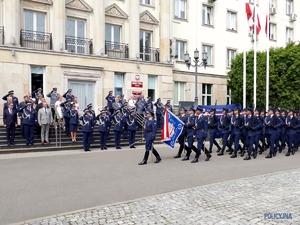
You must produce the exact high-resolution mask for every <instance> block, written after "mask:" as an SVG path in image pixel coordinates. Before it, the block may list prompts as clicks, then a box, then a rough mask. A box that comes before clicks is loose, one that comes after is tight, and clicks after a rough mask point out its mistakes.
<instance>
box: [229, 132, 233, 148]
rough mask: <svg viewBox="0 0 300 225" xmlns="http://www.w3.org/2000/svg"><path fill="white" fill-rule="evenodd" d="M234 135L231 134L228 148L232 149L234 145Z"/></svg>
mask: <svg viewBox="0 0 300 225" xmlns="http://www.w3.org/2000/svg"><path fill="white" fill-rule="evenodd" d="M233 135H234V134H233V133H230V135H229V142H227V147H228V148H230V149H231V148H232V144H233V143H234V137H233Z"/></svg>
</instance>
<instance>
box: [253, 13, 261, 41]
mask: <svg viewBox="0 0 300 225" xmlns="http://www.w3.org/2000/svg"><path fill="white" fill-rule="evenodd" d="M255 9H256V8H255V7H254V8H253V15H252V19H253V23H254V24H255V23H256V35H259V33H260V30H261V26H260V20H259V15H258V13H256V10H255ZM255 17H256V18H257V21H255ZM254 24H253V26H252V27H253V28H254Z"/></svg>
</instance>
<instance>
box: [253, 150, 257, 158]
mask: <svg viewBox="0 0 300 225" xmlns="http://www.w3.org/2000/svg"><path fill="white" fill-rule="evenodd" d="M256 157H257V150H254V152H253V158H254V159H256Z"/></svg>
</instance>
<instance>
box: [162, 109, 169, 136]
mask: <svg viewBox="0 0 300 225" xmlns="http://www.w3.org/2000/svg"><path fill="white" fill-rule="evenodd" d="M161 140H162V141H169V140H170V132H169V114H168V110H167V109H166V108H164V125H163V127H162V132H161Z"/></svg>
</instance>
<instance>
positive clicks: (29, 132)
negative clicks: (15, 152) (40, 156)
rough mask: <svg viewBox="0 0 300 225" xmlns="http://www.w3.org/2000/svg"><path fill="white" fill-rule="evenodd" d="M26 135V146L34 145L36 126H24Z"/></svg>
mask: <svg viewBox="0 0 300 225" xmlns="http://www.w3.org/2000/svg"><path fill="white" fill-rule="evenodd" d="M24 134H25V140H26V144H28V143H33V141H34V125H28V124H24Z"/></svg>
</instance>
